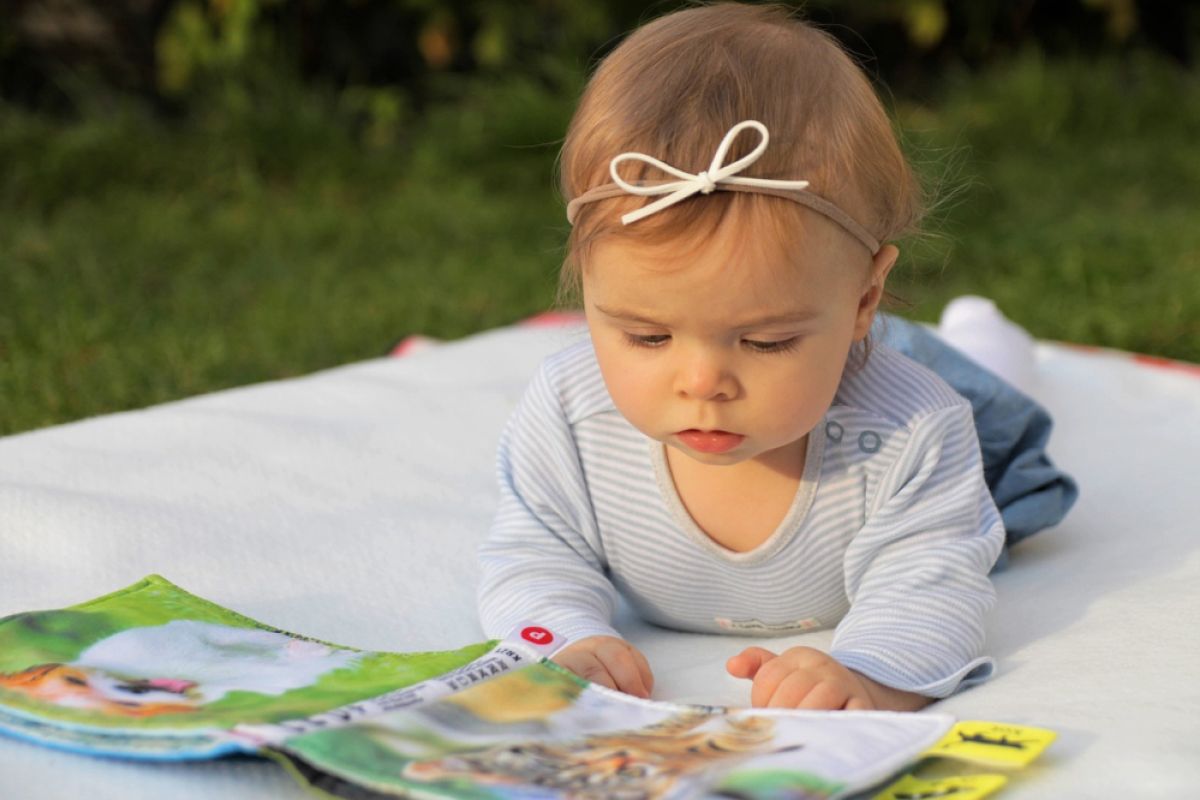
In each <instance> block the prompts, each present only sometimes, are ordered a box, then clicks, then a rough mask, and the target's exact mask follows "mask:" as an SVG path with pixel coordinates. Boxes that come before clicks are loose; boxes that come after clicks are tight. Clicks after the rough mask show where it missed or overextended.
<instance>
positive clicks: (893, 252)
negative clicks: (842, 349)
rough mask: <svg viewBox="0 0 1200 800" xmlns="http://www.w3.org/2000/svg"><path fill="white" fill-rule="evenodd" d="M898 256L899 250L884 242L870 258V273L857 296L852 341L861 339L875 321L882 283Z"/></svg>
mask: <svg viewBox="0 0 1200 800" xmlns="http://www.w3.org/2000/svg"><path fill="white" fill-rule="evenodd" d="M899 257H900V250H899V248H897V247H896V246H895V245H894V244H885V245H884V246H883V247H881V248H879V252H878V253H876V254H875V255H874V256H873V257H872V258H871V275H870V278H869V282H868V283H867V285H866V286H864V287H863V291H862V294H861V295H860V296H859V298H858V315H857V317H856V318H855V320H854V341H856V342H859V341H862V340H863V339H864V338H865V337H866V335H867V333H868V332H869V331H870V330H871V323H872V322H874V321H875V311H876V310H877V309H878V308H879V301H880V300H882V299H883V285H884V284H885V283H886V282H887V276H888V273H889V272H891V271H892V267H893V266H894V265H895V263H896V259H897V258H899Z"/></svg>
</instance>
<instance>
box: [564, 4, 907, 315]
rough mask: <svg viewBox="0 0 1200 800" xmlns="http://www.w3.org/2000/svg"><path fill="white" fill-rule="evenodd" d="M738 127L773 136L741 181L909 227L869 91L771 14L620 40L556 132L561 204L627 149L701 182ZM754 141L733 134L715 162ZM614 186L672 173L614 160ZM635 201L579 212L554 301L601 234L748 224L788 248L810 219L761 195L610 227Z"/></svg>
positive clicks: (810, 33)
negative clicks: (720, 150) (560, 139)
mask: <svg viewBox="0 0 1200 800" xmlns="http://www.w3.org/2000/svg"><path fill="white" fill-rule="evenodd" d="M747 119H754V120H759V121H761V122H762V123H764V124H765V125H766V127H767V129H768V130H769V131H770V133H771V140H770V146H769V147H768V148H767V150H766V152H764V153H763V155H762V157H760V158H759V159H758V160H757V161H756V162H754V163H753V164H752V165H751V166H750V167H748V168H747V169H745V170H744V171H742V172H741V173H740V174H741V175H743V176H745V177H753V178H773V179H785V180H788V179H796V180H807V181H809V182H810V187H809V188H810V190H811V191H812V192H813V193H815V194H817V195H820V196H821V197H824V198H825V199H827V200H830V201H832V202H833V203H835V204H836V205H838V206H839V207H841V208H842V209H844V210H845V211H846V212H848V213H849V214H850V216H852V217H853V218H854V219H855V220H857V221H858V222H859V223H860V224H861V225H863V226H864V227H865V228H866V229H867V230H868V231H869V232H870V233H871V234H872V235H873V236H874V237H875V238H876V239H879V240H880V241H889V240H892V239H895V238H897V237H899V236H902V235H904V234H906V233H911V232H913V231H914V230H915V228H916V226H917V224H918V222H919V220H920V218H921V216H922V214H923V210H924V202H923V198H922V190H921V186H920V183H919V181H918V180H917V178H916V176H915V175H914V173H913V171H912V169H911V168H910V166H909V164H908V162H907V160H906V159H905V157H904V155H903V153H902V152H901V149H900V145H899V143H898V141H897V139H896V135H895V133H894V132H893V130H892V126H891V122H890V120H889V119H888V115H887V113H886V111H885V110H884V108H883V105H882V103H881V102H880V101H879V98H878V96H877V95H876V94H875V91H874V89H873V88H872V87H871V84H870V82H869V81H868V79H867V77H866V76H865V75H864V74H863V71H862V70H861V69H860V68H859V66H858V65H857V64H856V63H855V62H854V61H853V59H851V58H850V56H849V55H847V54H846V52H845V51H844V50H843V49H842V47H841V46H840V45H839V44H838V42H837V41H836V40H835V39H834V38H833V37H832V36H830V35H829V34H827V33H825V32H823V31H821V30H818V29H817V28H815V27H813V26H812V25H810V24H808V23H807V22H805V21H803V20H802V19H800V18H799V17H798V16H797V15H796V13H795V12H793V11H792V10H790V9H788V8H786V7H784V6H780V5H742V4H737V3H716V4H706V5H700V6H696V7H692V8H687V9H684V10H682V11H677V12H674V13H671V14H667V15H666V16H663V17H660V18H658V19H656V20H654V21H652V22H650V23H648V24H646V25H644V26H643V27H641V28H638V29H637V30H635V31H634V32H633V33H632V34H630V35H629V36H628V38H626V39H625V41H623V42H622V43H621V44H620V45H619V46H618V47H617V48H616V49H614V50H613V51H612V52H611V53H610V54H609V55H608V56H607V57H606V58H604V60H603V61H601V63H600V64H599V66H598V67H597V68H596V70H595V73H594V74H593V75H592V77H591V79H590V80H589V82H588V84H587V87H586V88H585V90H584V92H583V96H582V97H581V98H580V102H579V106H578V108H577V109H576V111H575V115H574V117H573V118H572V120H571V124H570V126H569V127H568V129H567V136H566V141H565V142H564V144H563V149H562V154H561V159H560V165H559V168H560V187H561V191H562V194H563V198H564V200H565V201H567V202H570V201H571V200H572V199H574V198H576V197H578V196H580V195H581V194H583V193H584V192H586V191H587V190H588V189H590V188H592V187H595V186H600V185H602V184H605V183H608V182H609V181H610V180H611V177H610V175H609V163H610V161H611V160H612V158H613V156H616V155H618V154H620V153H624V152H629V151H636V152H641V153H646V154H649V155H653V156H654V157H655V158H658V159H660V160H662V161H665V162H666V163H668V164H671V165H673V166H675V167H677V168H679V169H682V170H685V171H687V172H691V173H698V172H700V171H701V170H703V169H705V168H706V167H707V166H708V164H709V162H710V161H711V160H712V157H713V152H714V150H715V148H716V147H717V145H718V144H719V143H720V141H721V139H722V138H723V137H724V136H725V134H726V132H728V131H729V129H730V128H731V127H733V126H734V125H735V124H737V123H739V122H741V121H743V120H747ZM757 143H758V142H757V138H756V137H755V136H754V135H752V134H744V135H743V136H741V137H739V139H738V140H737V141H736V142H735V144H734V146H733V147H732V149H731V150H730V152H729V154H728V157H727V159H726V161H727V162H729V161H733V160H735V159H738V158H741V157H742V156H743V155H744V154H745V153H747V152H749V151H750V150H751V149H752V148H753V147H754V146H755V145H756V144H757ZM621 176H622V177H623V178H624V179H625V180H627V181H637V180H646V181H659V180H663V179H664V178H668V177H669V176H664V175H663V174H662V173H661V172H659V171H658V170H657V169H655V168H654V167H651V166H647V165H642V164H639V163H637V162H632V163H631V162H626V163H625V164H622V165H621ZM651 199H653V198H651ZM646 202H647V199H646V198H644V197H637V196H620V197H615V198H611V199H607V200H602V201H599V202H595V203H589V204H587V205H584V206H581V207H580V208H579V211H578V213H577V215H576V218H575V223H574V226H573V228H572V229H571V233H570V237H569V238H568V241H567V253H566V258H565V259H564V263H563V270H562V281H561V286H560V291H561V295H562V296H563V297H564V298H566V297H570V296H572V295H573V294H574V293H575V292H576V290H577V288H578V286H579V282H580V277H581V275H582V272H583V270H585V269H586V268H587V264H588V257H589V254H590V252H591V248H592V246H593V245H594V244H595V243H596V242H597V241H598V240H600V239H601V238H603V237H622V238H625V239H629V240H635V241H639V242H645V243H649V244H655V243H664V242H678V241H681V240H682V241H692V242H696V243H697V244H699V243H701V241H702V240H703V239H704V238H706V237H707V236H709V235H711V234H712V233H713V232H715V231H716V230H717V229H718V228H719V227H720V225H721V223H722V222H723V221H724V220H726V219H732V220H737V221H739V222H741V221H745V222H746V224H747V225H748V226H750V228H751V229H750V230H747V231H746V233H747V236H748V237H750V238H753V239H754V240H756V241H760V242H761V241H764V240H766V241H772V242H776V243H777V244H778V246H781V247H785V248H790V247H795V246H799V245H800V244H801V240H802V238H803V231H804V219H805V218H806V217H805V215H811V214H812V212H811V211H808V210H807V209H806V208H804V207H803V206H799V205H797V204H796V203H793V202H791V201H789V200H785V199H781V198H777V197H772V196H769V195H763V194H749V193H741V192H714V193H712V194H708V195H697V196H696V197H695V198H693V199H690V200H686V201H684V202H681V203H677V204H675V205H673V206H671V207H669V208H666V209H664V210H662V211H660V212H658V213H657V214H654V215H652V216H650V217H646V218H645V219H642V220H639V221H638V222H636V223H634V224H631V225H623V224H622V223H621V215H622V214H625V213H627V212H629V211H631V210H634V209H636V208H638V207H640V206H642V205H644V204H645V203H646ZM760 226H762V227H760ZM697 237H699V239H698V238H697ZM864 264H865V261H864Z"/></svg>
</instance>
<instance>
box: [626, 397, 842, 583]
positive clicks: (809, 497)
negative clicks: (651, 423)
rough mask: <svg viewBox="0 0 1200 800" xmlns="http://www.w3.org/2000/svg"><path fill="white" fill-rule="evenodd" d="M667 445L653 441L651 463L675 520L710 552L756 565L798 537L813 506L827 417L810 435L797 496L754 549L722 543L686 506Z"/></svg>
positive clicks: (819, 474) (660, 492) (822, 453)
mask: <svg viewBox="0 0 1200 800" xmlns="http://www.w3.org/2000/svg"><path fill="white" fill-rule="evenodd" d="M666 448H667V445H665V444H663V443H662V442H659V441H656V440H654V439H651V440H650V462H651V463H652V464H653V466H654V477H655V480H656V481H657V483H658V490H659V494H660V495H661V496H662V498H663V501H664V502H665V503H666V505H667V508H668V509H670V511H671V514H672V515H673V516H674V517H675V522H676V523H677V524H678V525H679V527H680V528H681V529H682V530H683V532H684V533H685V534H687V536H688V538H689V539H691V540H692V541H693V542H695V543H696V544H697V545H698V546H700V547H701V548H702V549H704V550H705V551H707V552H708V553H709V554H711V555H713V556H716V557H717V558H720V559H722V560H723V561H728V562H731V563H735V564H753V563H757V562H759V561H764V560H766V559H768V558H770V557H771V556H773V555H775V554H776V553H777V552H779V551H780V550H781V549H782V548H783V547H784V546H786V545H787V544H788V542H790V541H791V540H792V538H793V537H795V535H796V533H797V532H798V531H799V530H800V526H801V523H803V521H804V519H805V517H807V516H808V512H809V509H811V508H812V504H813V499H814V498H815V497H816V494H817V484H818V483H819V482H820V477H821V461H822V457H823V455H824V453H825V420H824V419H822V420H821V422H820V423H818V424H817V425H816V426H815V427H813V429H812V430H811V431H810V432H809V434H808V445H807V447H806V448H805V455H804V473H803V474H802V475H801V476H800V485H799V486H798V487H796V495H795V497H793V498H792V504H791V506H790V507H789V508H788V511H787V513H786V514H784V515H783V519H782V520H780V522H779V525H778V526H776V528H775V530H774V531H772V532H771V535H770V536H768V537H767V538H766V539H764V540H763V541H762V543H761V544H759V545H758V546H757V547H755V548H754V549H753V550H747V551H745V552H741V553H739V552H737V551H735V550H730V549H729V548H728V547H725V546H723V545H720V544H718V543H717V542H715V541H713V539H712V538H711V537H710V536H709V535H708V534H707V533H705V532H704V531H703V530H701V528H700V526H699V525H697V524H696V521H695V520H694V519H692V515H691V514H689V513H688V510H687V507H686V506H684V504H683V500H682V498H680V496H679V491H678V490H677V489H676V488H675V479H674V478H673V477H672V476H671V467H670V465H669V464H668V463H667V450H666Z"/></svg>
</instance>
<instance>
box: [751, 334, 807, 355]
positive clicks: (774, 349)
mask: <svg viewBox="0 0 1200 800" xmlns="http://www.w3.org/2000/svg"><path fill="white" fill-rule="evenodd" d="M799 343H800V337H799V336H792V337H790V338H788V339H778V340H775V341H761V340H757V339H743V340H742V344H744V345H746V347H749V348H750V349H751V350H754V351H756V352H759V353H786V352H787V351H789V350H794V349H795V348H796V345H797V344H799Z"/></svg>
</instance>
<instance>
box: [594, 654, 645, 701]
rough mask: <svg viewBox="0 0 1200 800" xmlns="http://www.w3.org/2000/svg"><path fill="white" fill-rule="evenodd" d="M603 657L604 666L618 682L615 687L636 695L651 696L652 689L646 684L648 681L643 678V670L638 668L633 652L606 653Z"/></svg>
mask: <svg viewBox="0 0 1200 800" xmlns="http://www.w3.org/2000/svg"><path fill="white" fill-rule="evenodd" d="M601 657H602V658H603V659H604V666H605V668H606V669H607V670H608V674H609V675H612V677H613V680H614V681H615V682H616V686H615V687H613V688H615V689H617V690H618V691H621V692H625V694H631V695H633V696H634V697H649V696H650V689H649V687H647V686H646V681H645V680H644V679H643V678H642V672H641V670H640V669H638V665H637V663H636V662H635V661H634V658H633V654H632V653H629V652H623V653H611V654H610V653H605V654H603V655H602V656H601Z"/></svg>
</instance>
